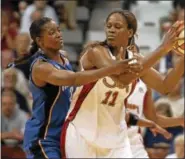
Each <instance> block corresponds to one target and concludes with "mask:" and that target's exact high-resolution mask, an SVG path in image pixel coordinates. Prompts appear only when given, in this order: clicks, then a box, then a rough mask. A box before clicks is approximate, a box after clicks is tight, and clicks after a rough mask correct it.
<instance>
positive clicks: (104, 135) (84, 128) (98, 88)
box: [67, 55, 134, 148]
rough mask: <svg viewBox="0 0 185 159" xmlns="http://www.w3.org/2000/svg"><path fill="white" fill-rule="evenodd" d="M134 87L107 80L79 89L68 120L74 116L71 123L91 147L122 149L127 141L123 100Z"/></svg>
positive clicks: (73, 100)
mask: <svg viewBox="0 0 185 159" xmlns="http://www.w3.org/2000/svg"><path fill="white" fill-rule="evenodd" d="M111 56H112V55H111ZM113 58H114V57H113ZM133 87H134V83H132V84H130V85H128V86H126V87H123V86H120V85H119V87H117V85H116V83H115V82H114V81H113V80H112V79H111V78H110V77H104V78H102V79H99V80H98V81H97V82H95V83H91V84H87V85H85V86H81V87H78V88H77V90H76V91H75V93H74V95H73V99H72V102H71V106H70V110H69V114H68V117H67V118H70V116H74V115H75V114H76V115H75V118H74V119H73V120H72V121H71V123H72V124H73V125H74V127H75V128H76V129H77V131H78V132H79V133H80V134H81V136H82V137H83V138H84V139H85V140H86V141H88V142H90V143H92V145H95V146H99V147H103V148H119V147H123V146H124V143H125V142H124V140H125V138H126V139H128V134H127V124H126V122H124V124H123V122H122V127H121V126H120V125H121V121H125V113H123V112H125V103H124V102H125V99H126V98H127V97H128V96H129V94H130V93H131V90H132V88H133ZM123 125H124V126H123Z"/></svg>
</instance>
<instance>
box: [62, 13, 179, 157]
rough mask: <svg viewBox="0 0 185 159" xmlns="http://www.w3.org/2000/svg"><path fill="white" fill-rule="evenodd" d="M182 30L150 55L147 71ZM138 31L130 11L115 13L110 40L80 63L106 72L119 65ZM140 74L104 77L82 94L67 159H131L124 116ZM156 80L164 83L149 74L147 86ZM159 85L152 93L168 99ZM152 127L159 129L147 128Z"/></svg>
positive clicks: (70, 121) (74, 108) (75, 105)
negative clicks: (117, 62)
mask: <svg viewBox="0 0 185 159" xmlns="http://www.w3.org/2000/svg"><path fill="white" fill-rule="evenodd" d="M133 20H134V21H133ZM178 26H179V24H176V26H174V28H173V29H172V30H171V31H170V32H168V33H167V34H166V37H165V38H164V41H163V43H162V45H161V46H160V47H159V48H158V49H157V50H156V51H154V52H152V53H151V54H152V56H150V57H148V58H147V59H146V60H144V61H142V64H143V67H144V69H149V68H150V67H151V66H152V65H154V64H155V62H156V61H157V60H159V59H160V58H161V57H162V56H164V55H165V53H166V51H168V50H171V49H172V46H173V44H174V39H175V37H176V33H175V32H176V31H177V29H178ZM136 29H137V24H136V20H135V17H134V15H133V14H131V13H130V12H127V11H116V12H112V13H111V14H110V15H109V16H108V18H107V21H106V33H107V40H106V41H105V42H102V43H99V44H97V45H94V46H93V45H91V46H89V47H87V49H85V51H84V52H85V53H84V55H83V56H82V58H81V64H82V68H83V69H84V70H89V69H96V68H101V67H106V66H108V65H112V64H114V63H115V62H116V60H122V59H125V58H129V56H130V55H132V53H130V52H128V51H126V48H127V46H128V44H129V39H131V38H133V35H134V34H135V32H136ZM120 48H121V49H120ZM119 50H122V51H119ZM181 64H182V62H181ZM139 72H140V68H139V69H138V66H137V65H136V66H135V68H132V69H131V72H130V73H129V74H122V75H119V76H111V77H105V78H103V79H100V80H98V81H97V82H94V83H90V84H88V85H85V86H82V87H79V88H77V90H76V92H75V93H74V96H73V99H72V102H71V108H70V111H69V113H68V116H67V119H66V122H65V124H64V126H63V128H62V131H63V132H62V135H61V149H62V155H63V156H65V157H68V158H73V157H77V158H78V157H79V158H81V157H82V158H87V157H90V158H91V157H92V158H94V157H97V158H99V157H106V158H132V153H131V149H130V143H129V139H128V135H127V124H126V121H125V113H122V112H125V106H124V105H125V101H126V98H127V97H128V95H129V94H130V93H131V91H132V90H133V88H134V86H135V79H136V78H137V77H138V76H139V75H140V76H141V74H139V75H138V76H137V74H138V73H139ZM143 72H144V71H143ZM176 72H178V74H179V75H178V76H180V74H182V72H183V71H182V70H181V68H177V69H176V71H174V72H173V73H174V74H175V73H176ZM145 74H146V73H145ZM151 74H152V75H153V76H152V77H155V78H156V76H157V78H159V79H160V80H161V78H160V77H158V76H159V75H158V74H157V73H156V72H154V71H153V70H150V72H149V73H148V71H147V76H145V75H143V77H145V80H146V81H150V80H151V78H150V77H151ZM178 76H177V77H176V79H175V80H173V81H170V80H171V78H169V79H168V80H169V81H170V84H171V86H173V83H175V82H176V80H178V78H179V77H178ZM115 81H116V82H115ZM160 82H161V83H162V82H163V81H162V80H161V81H160ZM160 82H159V85H155V86H154V85H153V87H154V88H155V89H156V90H158V91H160V92H163V93H164V92H165V91H166V90H162V89H160V88H161V85H160V84H161V83H160ZM136 120H137V119H134V123H137V121H136ZM121 124H122V126H121ZM148 126H149V127H150V126H154V125H153V124H151V125H150V124H148Z"/></svg>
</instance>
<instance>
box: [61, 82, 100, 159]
mask: <svg viewBox="0 0 185 159" xmlns="http://www.w3.org/2000/svg"><path fill="white" fill-rule="evenodd" d="M95 84H96V82H93V83H90V84H87V85H84V86H83V88H82V90H81V92H80V95H79V97H78V99H77V101H76V103H75V106H74V108H73V110H72V111H71V113H70V114H69V116H68V118H67V120H66V121H65V122H64V124H63V127H62V133H61V137H60V149H61V153H62V158H66V153H65V142H66V132H67V128H68V125H69V123H70V122H71V121H72V120H74V118H75V116H76V114H77V113H78V111H79V109H80V107H81V104H82V103H83V101H84V100H85V98H86V97H87V95H88V93H89V92H90V91H91V90H92V88H93V87H94V85H95Z"/></svg>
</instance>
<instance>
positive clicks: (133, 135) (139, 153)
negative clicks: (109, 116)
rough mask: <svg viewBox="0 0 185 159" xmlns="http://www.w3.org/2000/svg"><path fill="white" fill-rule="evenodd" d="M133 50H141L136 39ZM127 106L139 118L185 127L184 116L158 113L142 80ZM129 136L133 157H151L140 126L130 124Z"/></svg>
mask: <svg viewBox="0 0 185 159" xmlns="http://www.w3.org/2000/svg"><path fill="white" fill-rule="evenodd" d="M132 52H135V53H138V52H139V49H138V47H137V46H136V44H134V41H133V45H132ZM126 108H127V111H128V112H131V113H134V114H135V115H137V116H138V117H139V118H142V117H145V118H147V119H149V120H152V121H154V122H155V123H156V124H158V125H160V126H161V127H164V128H166V127H173V126H183V127H184V118H183V117H181V118H168V117H164V116H161V115H158V114H157V113H156V110H155V106H154V101H153V99H152V90H151V89H150V88H148V87H147V86H146V84H145V83H144V82H142V80H138V81H137V84H136V86H135V89H134V91H133V92H132V94H131V95H130V96H129V98H128V99H127V103H126ZM143 115H144V116H143ZM128 136H129V139H130V144H131V150H132V154H133V158H149V157H148V154H147V151H146V150H145V147H144V145H143V138H142V135H141V134H140V127H138V126H130V127H129V128H128Z"/></svg>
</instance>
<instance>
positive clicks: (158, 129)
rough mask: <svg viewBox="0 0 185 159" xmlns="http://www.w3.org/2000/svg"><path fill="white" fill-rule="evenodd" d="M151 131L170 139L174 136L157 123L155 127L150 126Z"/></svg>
mask: <svg viewBox="0 0 185 159" xmlns="http://www.w3.org/2000/svg"><path fill="white" fill-rule="evenodd" d="M149 129H150V131H151V132H152V133H153V135H154V136H157V134H161V135H163V136H164V137H165V138H166V139H170V138H171V137H172V134H171V133H169V132H168V131H166V130H165V129H163V128H162V127H160V126H159V125H157V124H154V127H152V128H149Z"/></svg>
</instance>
